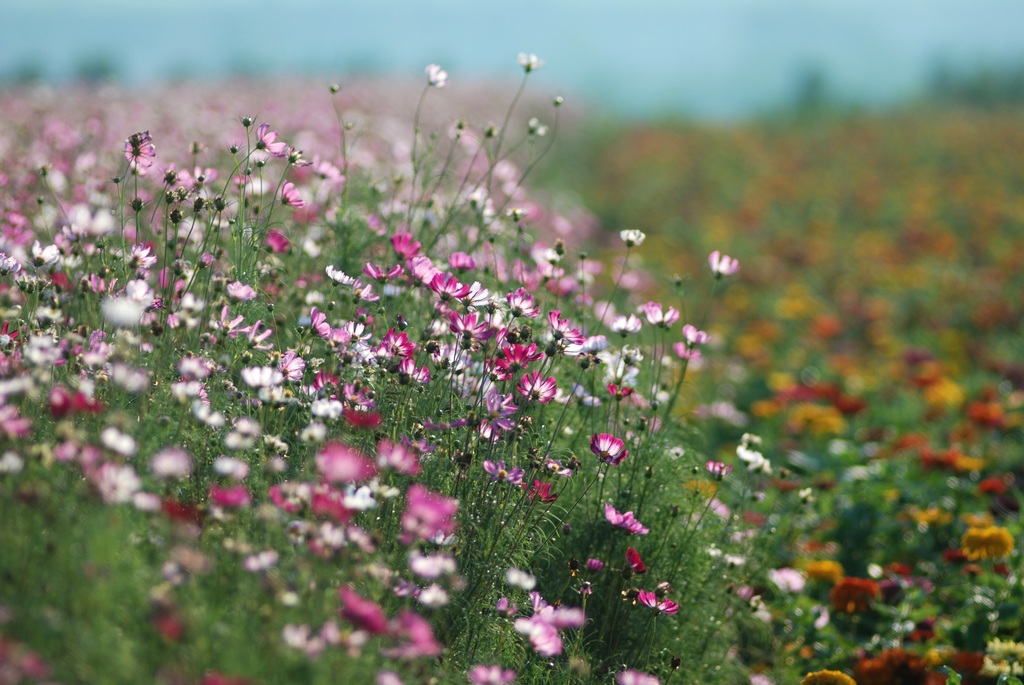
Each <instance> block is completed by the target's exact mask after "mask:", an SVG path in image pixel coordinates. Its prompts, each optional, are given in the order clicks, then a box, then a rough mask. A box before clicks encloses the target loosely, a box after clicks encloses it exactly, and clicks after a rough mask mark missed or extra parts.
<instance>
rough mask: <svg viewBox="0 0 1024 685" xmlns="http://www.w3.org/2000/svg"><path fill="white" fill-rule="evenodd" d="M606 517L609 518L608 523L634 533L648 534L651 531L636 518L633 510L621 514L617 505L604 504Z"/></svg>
mask: <svg viewBox="0 0 1024 685" xmlns="http://www.w3.org/2000/svg"><path fill="white" fill-rule="evenodd" d="M604 517H605V519H607V520H608V523H610V524H612V525H613V526H618V527H619V528H622V529H623V530H628V531H629V532H630V533H631V534H633V535H647V534H648V533H649V532H651V531H650V530H649V529H648V528H645V527H644V526H643V525H642V524H641V523H640V522H639V521H637V520H636V518H635V517H634V516H633V512H631V511H627V512H626V513H625V514H620V513H619V512H618V511H616V509H615V507H613V506H612V505H610V504H606V505H604Z"/></svg>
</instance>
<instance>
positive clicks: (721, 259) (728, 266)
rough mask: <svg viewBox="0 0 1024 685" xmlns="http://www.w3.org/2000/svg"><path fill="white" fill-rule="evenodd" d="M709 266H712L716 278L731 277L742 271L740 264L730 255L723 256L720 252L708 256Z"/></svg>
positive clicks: (716, 251)
mask: <svg viewBox="0 0 1024 685" xmlns="http://www.w3.org/2000/svg"><path fill="white" fill-rule="evenodd" d="M708 264H710V265H711V271H712V272H714V274H715V278H721V277H722V276H731V275H733V274H734V273H736V272H737V271H739V270H740V263H739V262H738V261H736V260H735V259H733V258H732V257H730V256H729V255H725V254H722V253H721V252H719V251H718V250H715V251H714V252H712V253H711V254H710V255H708Z"/></svg>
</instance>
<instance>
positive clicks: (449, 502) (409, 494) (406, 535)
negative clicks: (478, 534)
mask: <svg viewBox="0 0 1024 685" xmlns="http://www.w3.org/2000/svg"><path fill="white" fill-rule="evenodd" d="M405 497H406V506H405V513H403V514H402V529H403V531H404V532H403V533H402V537H401V538H400V540H401V542H402V544H404V545H409V544H412V543H413V542H414V541H415V540H430V539H432V538H435V537H437V536H439V535H441V536H448V535H451V534H452V533H453V532H454V531H455V513H456V512H457V511H458V510H459V503H458V501H456V500H454V499H451V498H449V497H445V496H444V495H441V494H439V493H436V492H431V491H430V490H427V489H426V488H425V487H423V486H422V485H420V484H419V483H414V484H413V485H410V486H409V489H408V491H406V494H405Z"/></svg>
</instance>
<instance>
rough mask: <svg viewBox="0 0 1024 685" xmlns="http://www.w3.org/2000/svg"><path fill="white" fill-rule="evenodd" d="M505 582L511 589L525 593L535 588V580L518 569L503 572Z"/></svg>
mask: <svg viewBox="0 0 1024 685" xmlns="http://www.w3.org/2000/svg"><path fill="white" fill-rule="evenodd" d="M505 582H506V583H508V584H509V585H511V586H512V587H517V588H520V589H522V590H526V591H527V592H529V591H530V590H532V589H533V588H535V587H537V579H536V578H534V577H533V576H531V575H530V574H529V573H527V572H526V571H523V570H520V569H518V568H510V569H509V570H507V571H505Z"/></svg>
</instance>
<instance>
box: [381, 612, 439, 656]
mask: <svg viewBox="0 0 1024 685" xmlns="http://www.w3.org/2000/svg"><path fill="white" fill-rule="evenodd" d="M390 628H391V634H392V635H394V636H396V637H399V638H402V639H404V642H402V643H400V644H398V645H397V646H395V647H392V648H390V649H382V650H381V654H383V655H384V656H386V657H388V658H390V659H418V658H420V657H432V656H437V655H438V654H440V653H441V645H440V644H438V642H437V640H436V639H435V638H434V631H433V629H432V628H431V627H430V624H429V623H428V622H427V620H426V619H425V618H423V617H422V616H420V615H419V614H417V613H415V612H412V611H403V612H402V613H400V614H399V615H398V618H397V619H396V620H394V621H392V623H391V626H390Z"/></svg>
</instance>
